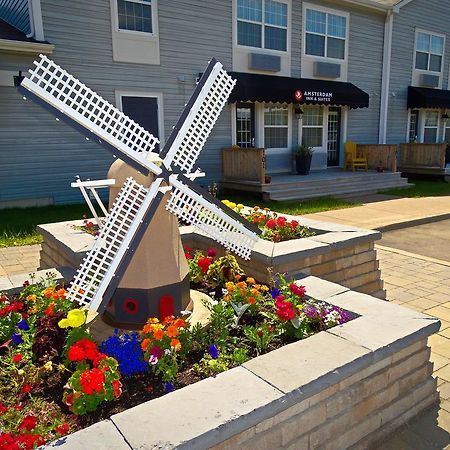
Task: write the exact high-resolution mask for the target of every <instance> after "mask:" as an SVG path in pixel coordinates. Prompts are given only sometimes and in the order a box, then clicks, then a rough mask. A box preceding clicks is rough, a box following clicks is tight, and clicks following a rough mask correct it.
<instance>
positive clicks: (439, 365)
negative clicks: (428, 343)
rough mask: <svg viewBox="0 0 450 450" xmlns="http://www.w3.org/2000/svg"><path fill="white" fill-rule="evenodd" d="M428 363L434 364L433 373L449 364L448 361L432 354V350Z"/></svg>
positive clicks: (449, 361) (449, 360)
mask: <svg viewBox="0 0 450 450" xmlns="http://www.w3.org/2000/svg"><path fill="white" fill-rule="evenodd" d="M430 361H431V362H432V363H433V364H434V370H435V371H436V370H439V369H441V368H442V367H444V366H446V365H447V364H450V359H448V358H445V357H444V356H441V355H438V354H437V353H435V352H433V349H431V356H430Z"/></svg>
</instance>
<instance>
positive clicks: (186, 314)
mask: <svg viewBox="0 0 450 450" xmlns="http://www.w3.org/2000/svg"><path fill="white" fill-rule="evenodd" d="M180 314H181V315H182V316H189V315H190V314H192V311H188V310H187V309H183V311H180Z"/></svg>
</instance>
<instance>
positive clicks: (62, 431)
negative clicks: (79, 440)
mask: <svg viewBox="0 0 450 450" xmlns="http://www.w3.org/2000/svg"><path fill="white" fill-rule="evenodd" d="M69 429H70V425H69V424H68V423H63V424H62V425H60V426H59V427H56V428H55V433H58V434H61V435H63V434H67V433H68V432H69Z"/></svg>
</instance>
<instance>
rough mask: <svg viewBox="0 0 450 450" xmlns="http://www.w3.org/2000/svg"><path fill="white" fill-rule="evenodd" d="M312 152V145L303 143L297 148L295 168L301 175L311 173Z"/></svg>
mask: <svg viewBox="0 0 450 450" xmlns="http://www.w3.org/2000/svg"><path fill="white" fill-rule="evenodd" d="M312 154H313V149H312V147H310V146H309V145H306V144H301V145H299V146H298V147H297V148H296V149H295V168H296V170H297V173H298V174H299V175H308V174H309V169H310V168H311V159H312Z"/></svg>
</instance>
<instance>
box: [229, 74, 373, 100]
mask: <svg viewBox="0 0 450 450" xmlns="http://www.w3.org/2000/svg"><path fill="white" fill-rule="evenodd" d="M230 75H231V76H232V77H233V78H235V79H236V80H237V83H236V86H235V87H234V89H233V91H232V92H231V95H230V97H229V99H228V102H229V103H235V102H265V103H269V102H271V103H300V104H301V105H334V106H349V107H350V108H367V107H368V106H369V94H367V93H366V92H364V91H363V90H361V89H359V88H358V87H356V86H355V85H354V84H352V83H343V82H341V81H328V80H312V79H309V78H291V77H278V76H274V75H259V74H253V73H242V72H230Z"/></svg>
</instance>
